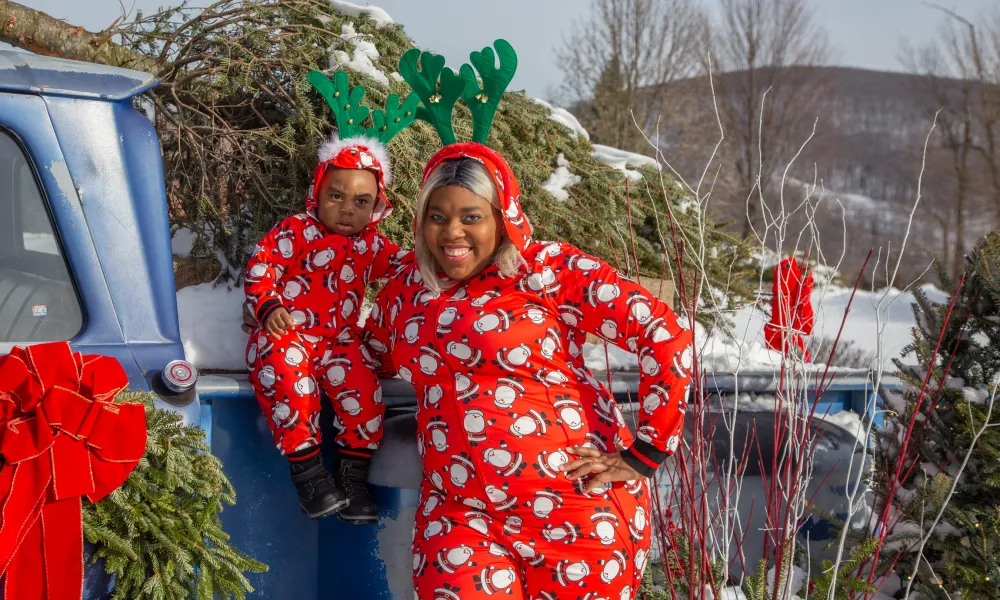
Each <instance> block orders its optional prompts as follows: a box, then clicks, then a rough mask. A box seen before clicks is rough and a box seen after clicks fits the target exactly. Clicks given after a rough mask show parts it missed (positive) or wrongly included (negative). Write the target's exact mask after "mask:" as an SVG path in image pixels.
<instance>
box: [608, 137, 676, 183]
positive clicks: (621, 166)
mask: <svg viewBox="0 0 1000 600" xmlns="http://www.w3.org/2000/svg"><path fill="white" fill-rule="evenodd" d="M593 156H594V158H596V159H597V160H599V161H601V162H602V163H604V164H606V165H608V166H610V167H614V168H616V169H618V170H619V171H621V172H622V173H624V174H625V176H626V177H628V178H629V179H630V180H632V181H636V180H639V179H642V173H640V172H639V171H635V170H633V169H630V168H629V167H636V168H638V167H651V168H653V169H656V170H660V163H658V162H656V160H655V159H654V158H651V157H649V156H645V155H643V154H636V153H635V152H628V151H626V150H619V149H618V148H612V147H611V146H602V145H601V144H594V154H593Z"/></svg>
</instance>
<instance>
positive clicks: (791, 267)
mask: <svg viewBox="0 0 1000 600" xmlns="http://www.w3.org/2000/svg"><path fill="white" fill-rule="evenodd" d="M812 290H813V275H812V271H811V270H810V269H809V267H808V266H806V267H805V268H803V267H800V266H799V262H798V261H797V260H795V259H794V258H786V259H784V260H782V261H781V262H779V263H778V264H777V265H776V266H775V267H774V283H773V284H772V288H771V293H772V297H771V321H770V322H769V323H767V324H765V325H764V340H765V342H766V343H767V346H768V347H769V348H771V349H772V350H777V351H779V352H782V353H787V352H789V351H790V349H791V348H792V347H794V348H797V349H798V351H799V352H800V353H801V355H802V357H803V358H804V360H805V361H806V362H810V360H811V357H810V356H809V351H808V350H806V345H805V339H804V336H807V335H809V334H810V333H812V330H813V323H814V317H813V307H812Z"/></svg>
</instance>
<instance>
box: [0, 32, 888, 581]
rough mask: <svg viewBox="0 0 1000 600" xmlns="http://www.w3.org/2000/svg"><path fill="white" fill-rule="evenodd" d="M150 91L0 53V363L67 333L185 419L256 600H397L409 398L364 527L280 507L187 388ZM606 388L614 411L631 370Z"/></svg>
mask: <svg viewBox="0 0 1000 600" xmlns="http://www.w3.org/2000/svg"><path fill="white" fill-rule="evenodd" d="M156 84H157V82H156V80H155V79H154V78H153V77H152V76H151V75H148V74H146V73H140V72H135V71H129V70H124V69H116V68H109V67H103V66H99V65H91V64H85V63H79V62H73V61H66V60H57V59H51V58H46V57H41V56H35V55H32V54H26V53H20V52H6V51H0V228H2V229H3V232H2V234H0V354H3V353H6V352H9V351H10V349H11V348H12V347H13V346H15V345H26V344H31V343H36V342H43V341H53V340H69V341H70V342H71V344H72V346H73V347H74V348H75V349H76V350H78V351H81V352H84V353H97V354H104V355H108V356H113V357H114V358H116V359H117V360H118V361H119V362H120V363H121V364H122V365H123V366H124V367H125V370H126V371H127V373H128V376H129V381H130V384H131V386H132V387H134V388H139V389H145V390H152V391H154V392H156V393H157V394H158V395H159V397H160V399H161V400H160V402H161V404H162V406H164V407H169V408H171V409H172V410H177V411H179V412H181V413H182V414H183V415H184V416H185V419H186V420H187V421H188V422H189V423H194V424H199V425H200V426H201V427H203V428H204V429H205V430H206V431H207V432H208V434H209V439H210V443H211V447H212V452H213V453H214V454H216V455H217V456H219V457H220V458H221V459H222V460H223V462H224V465H225V469H226V472H227V474H228V475H229V477H230V478H231V480H232V481H233V484H234V485H235V487H236V490H237V493H238V504H237V505H236V506H235V507H233V508H228V509H226V511H225V512H224V513H223V521H224V525H225V527H226V530H227V531H228V532H229V533H230V534H231V535H232V537H233V540H234V542H235V544H236V545H237V546H238V547H239V548H241V549H243V550H244V551H246V552H248V553H249V554H251V555H252V556H254V557H255V558H257V559H259V560H262V561H264V562H266V563H267V564H269V566H270V571H269V572H268V573H265V574H262V575H257V576H254V577H252V583H253V585H254V586H255V587H256V589H257V592H256V593H257V594H259V595H260V597H264V598H271V599H281V598H296V599H301V598H329V599H333V598H351V599H376V598H407V599H409V598H412V597H413V592H412V587H411V585H410V570H411V556H410V552H409V544H410V535H411V533H410V528H411V524H412V521H413V515H414V511H415V507H416V500H417V496H416V488H417V486H418V483H419V478H420V460H419V457H418V456H417V452H416V446H415V443H414V439H415V427H416V425H415V420H414V418H413V411H414V410H415V400H414V397H413V395H412V388H410V386H409V385H408V384H406V383H405V382H403V381H401V380H387V381H384V382H383V385H384V390H385V394H384V395H385V399H386V402H387V403H388V404H389V407H390V410H389V415H388V418H387V420H386V438H385V442H384V443H383V446H382V448H381V449H380V450H379V452H378V453H377V454H376V457H375V460H374V464H373V468H372V475H371V480H370V483H371V484H372V485H373V490H374V496H375V499H376V502H377V503H378V504H379V507H380V519H379V524H378V525H377V526H370V527H369V526H351V525H345V524H342V523H340V522H339V521H338V520H337V519H326V520H323V521H320V522H314V521H311V520H309V519H307V518H305V517H304V516H302V515H301V513H300V512H299V510H298V508H297V503H296V499H295V494H294V490H293V488H292V486H291V485H289V484H288V482H287V473H286V471H287V467H286V465H285V463H284V462H283V460H282V459H281V457H279V456H278V454H277V453H276V452H274V450H273V448H272V446H271V442H270V434H269V433H268V430H267V427H266V425H265V423H264V422H263V418H262V417H261V416H260V415H259V411H258V409H257V407H256V403H255V401H254V400H253V396H252V393H251V390H250V387H249V385H248V383H247V380H246V377H245V376H242V377H241V376H203V377H200V378H198V377H197V373H196V371H194V369H193V368H192V367H191V366H190V365H188V364H187V363H185V362H183V361H184V350H183V346H182V344H181V339H180V332H179V328H178V316H177V301H176V292H175V283H174V274H173V266H172V260H171V246H170V226H169V223H168V219H167V209H166V200H165V191H164V181H163V166H162V162H161V154H160V145H159V140H158V138H157V135H156V131H155V130H154V128H153V126H152V124H151V123H150V121H149V119H148V118H147V117H146V116H144V115H143V114H142V113H141V112H139V111H138V110H136V108H135V107H134V102H135V101H136V98H137V97H139V96H140V95H141V94H143V92H145V91H147V90H149V89H150V88H152V87H154V86H155V85H156ZM612 380H613V386H612V387H613V391H614V393H615V394H616V396H617V397H619V398H620V400H621V401H622V402H623V406H624V405H627V403H628V401H629V394H630V393H634V392H635V391H636V389H637V384H638V380H637V377H636V375H635V374H634V373H616V374H614V376H613V377H612ZM737 383H739V387H740V390H741V391H747V392H753V391H758V392H767V391H768V390H773V389H774V385H775V382H774V375H773V373H763V374H756V375H754V374H742V375H741V376H740V378H739V380H738V381H737V379H736V378H735V377H733V376H731V375H728V376H727V375H711V376H708V377H707V378H706V381H705V385H706V386H708V387H709V389H710V390H711V391H713V392H715V393H727V392H731V391H732V390H734V389H736V387H737ZM873 398H874V392H873V390H872V389H871V385H870V383H868V382H867V381H866V380H865V378H864V377H858V376H854V375H844V376H836V377H835V378H834V384H833V385H832V386H831V387H830V388H829V390H827V391H826V393H825V394H824V396H823V398H822V404H821V406H820V409H819V411H820V412H821V413H822V412H826V411H830V412H837V411H840V410H857V411H866V410H870V407H871V405H872V402H871V401H872V399H873ZM741 418H742V419H749V420H747V421H746V423H749V422H750V420H752V419H754V418H756V419H757V420H758V429H759V430H761V431H767V430H768V429H769V427H768V426H767V425H766V424H763V423H760V422H759V420H760V419H767V418H770V415H768V414H765V413H757V414H756V417H754V416H753V414H751V415H750V416H747V415H744V416H743V417H741ZM325 421H326V422H327V423H329V422H330V419H329V418H327V419H325ZM818 426H821V427H825V428H826V429H828V430H829V431H828V432H827V435H828V439H829V440H832V442H831V443H832V444H833V445H832V447H831V448H832V450H831V451H828V452H826V453H824V455H823V459H822V460H823V461H829V462H830V464H831V465H833V464H835V463H836V461H841V460H844V457H845V456H848V455H849V454H850V453H851V451H852V450H853V448H854V444H853V440H854V438H853V437H851V436H850V435H846V434H845V433H844V432H843V430H838V428H837V427H834V426H827V425H826V424H822V423H821V424H819V425H818ZM736 437H737V438H739V437H740V436H739V435H737V436H736ZM726 439H728V434H727V436H726ZM764 445H765V446H766V444H764ZM761 451H762V452H765V453H766V452H770V451H771V450H770V449H768V448H766V447H763V448H762V449H761ZM763 462H764V464H767V463H769V462H770V461H769V460H765V461H763ZM844 464H846V460H845V461H844ZM818 468H821V467H818ZM841 479H842V478H841ZM831 481H833V479H831ZM814 485H818V483H817V484H814ZM835 485H842V484H835ZM832 489H833V490H834V492H836V491H837V489H836V488H832ZM841 492H842V490H841ZM748 502H749V500H748ZM827 508H830V509H835V508H836V507H827ZM820 529H821V528H819V527H816V528H814V531H813V532H812V539H813V540H815V539H816V538H817V537H821V536H822V535H821V531H820ZM107 585H108V582H107V581H106V578H104V579H102V578H101V573H100V572H97V571H95V570H93V569H92V570H89V571H88V581H87V594H86V597H87V598H93V599H96V598H102V597H105V596H106V595H107Z"/></svg>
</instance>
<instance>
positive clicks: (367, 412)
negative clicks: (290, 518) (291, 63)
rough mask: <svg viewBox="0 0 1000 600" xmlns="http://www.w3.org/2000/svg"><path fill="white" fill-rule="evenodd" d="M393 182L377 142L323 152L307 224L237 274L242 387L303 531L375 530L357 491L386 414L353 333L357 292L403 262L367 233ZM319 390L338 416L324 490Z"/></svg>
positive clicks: (278, 234) (263, 246)
mask: <svg viewBox="0 0 1000 600" xmlns="http://www.w3.org/2000/svg"><path fill="white" fill-rule="evenodd" d="M391 180H392V169H391V165H390V163H389V154H388V152H387V150H386V148H385V147H384V146H383V145H382V144H381V143H380V142H379V141H378V140H375V139H371V138H368V137H361V136H359V137H352V138H347V139H341V140H337V139H336V138H334V140H332V141H330V142H327V143H324V144H323V145H322V146H321V147H320V151H319V164H318V165H317V167H316V171H315V174H314V175H313V181H312V185H311V186H310V192H309V194H308V196H307V198H306V210H305V212H303V213H299V214H297V215H293V216H291V217H288V218H287V219H285V220H283V221H282V222H281V223H278V225H277V226H276V227H275V228H274V229H272V230H271V232H270V233H268V234H267V236H265V237H264V239H263V240H261V242H260V243H259V244H258V245H257V247H256V249H255V252H254V255H253V257H252V258H251V259H250V261H249V263H248V264H247V268H246V273H245V282H246V283H245V288H244V289H245V291H246V297H247V307H248V309H249V311H250V312H251V313H253V315H254V316H255V317H256V320H257V323H258V326H257V329H256V330H255V331H254V332H253V333H252V334H251V335H250V341H249V343H248V346H247V367H248V369H249V370H250V383H251V384H252V385H253V388H254V392H255V393H256V396H257V402H258V403H259V404H260V408H261V410H262V411H263V412H264V416H265V418H266V419H267V423H268V425H269V426H270V428H271V431H272V432H273V434H274V443H275V445H277V447H278V450H279V451H280V452H281V453H282V455H284V456H285V457H287V458H288V460H289V462H290V469H291V476H292V481H293V482H294V484H295V487H296V489H297V492H298V499H299V505H300V506H301V507H302V510H303V511H304V512H305V513H306V514H307V515H309V516H310V517H311V518H313V519H321V518H323V517H326V516H329V515H332V514H334V513H338V512H339V516H340V519H341V520H343V521H346V522H351V523H374V522H375V521H376V519H377V510H376V508H375V505H374V504H373V503H372V501H371V497H370V496H369V494H368V490H367V488H366V481H367V477H368V467H369V464H370V461H371V457H372V454H373V453H374V451H375V449H376V448H377V447H378V443H379V440H380V439H381V437H382V417H383V415H384V413H385V405H384V404H383V403H382V390H381V388H380V387H379V381H378V377H377V376H376V375H375V374H374V373H372V372H371V370H369V369H367V368H365V366H364V363H363V362H362V355H361V352H362V350H361V344H360V342H359V340H358V336H357V334H356V327H357V321H358V316H359V313H360V309H361V303H362V301H363V300H364V296H365V287H366V286H367V284H369V283H371V282H374V281H376V280H379V279H383V278H385V277H387V276H388V274H389V273H390V272H391V271H392V270H393V269H394V268H395V267H396V266H398V265H397V261H398V259H399V258H401V257H402V253H401V252H400V250H399V248H398V247H397V246H396V245H395V244H393V243H392V242H390V241H389V240H388V239H387V238H386V237H385V236H383V235H382V234H381V233H379V231H378V229H377V228H376V226H377V224H378V222H379V221H381V220H382V219H383V218H385V217H386V216H388V215H389V213H390V211H391V210H392V206H391V204H390V203H389V200H388V198H387V197H386V194H385V189H386V187H388V186H389V185H390V184H391ZM354 366H357V368H353V367H354ZM320 390H322V391H324V392H325V393H326V395H327V396H328V397H329V398H330V400H331V401H332V404H333V409H334V412H335V414H336V418H335V420H334V427H335V429H336V431H337V435H336V440H335V443H336V445H337V449H338V453H337V454H338V458H337V461H336V466H335V469H334V475H333V477H332V479H331V477H330V474H329V473H328V472H327V470H326V468H325V467H324V466H323V461H322V457H321V456H320V427H319V415H320Z"/></svg>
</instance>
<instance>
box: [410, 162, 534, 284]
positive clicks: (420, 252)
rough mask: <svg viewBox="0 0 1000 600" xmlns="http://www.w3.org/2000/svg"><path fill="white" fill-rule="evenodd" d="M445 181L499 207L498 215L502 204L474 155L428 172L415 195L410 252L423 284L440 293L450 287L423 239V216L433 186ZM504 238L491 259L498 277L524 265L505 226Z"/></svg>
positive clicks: (444, 164) (509, 274)
mask: <svg viewBox="0 0 1000 600" xmlns="http://www.w3.org/2000/svg"><path fill="white" fill-rule="evenodd" d="M447 185H457V186H459V187H463V188H465V189H467V190H469V191H470V192H472V193H473V194H475V195H477V196H479V197H480V198H483V199H485V200H486V201H488V202H489V203H490V205H491V206H492V207H493V208H495V209H497V210H498V211H500V213H501V215H500V218H501V219H502V218H503V208H502V207H501V206H500V196H499V194H498V193H497V188H496V185H495V184H494V183H493V178H492V177H490V174H489V172H487V171H486V167H484V166H483V163H481V162H479V161H477V160H476V159H474V158H456V159H452V160H446V161H444V162H442V163H441V164H440V165H438V166H437V168H435V169H434V170H433V171H431V174H430V175H428V176H427V180H426V181H424V184H423V186H422V187H421V188H420V194H419V195H418V196H417V206H416V211H415V212H416V214H415V216H414V218H415V219H416V227H415V228H414V235H413V252H414V254H415V255H416V258H417V267H418V268H419V269H420V276H421V277H422V278H423V283H424V287H426V288H427V289H429V290H430V291H432V292H437V293H440V292H441V291H442V290H444V289H445V288H446V287H449V286H448V285H447V284H446V283H445V282H444V281H441V278H440V277H438V271H439V270H440V268H441V266H440V265H439V264H438V262H437V261H436V260H435V259H434V256H433V255H432V254H431V251H430V249H429V248H428V247H427V243H426V242H424V236H423V229H424V219H425V218H426V217H427V204H428V202H429V201H430V197H431V194H432V193H433V192H434V190H436V189H438V188H440V187H444V186H447ZM501 232H503V239H502V240H501V242H500V247H499V248H498V249H497V251H496V253H495V254H494V255H493V263H494V264H495V265H496V266H497V269H498V270H499V271H500V276H501V277H513V276H514V275H517V273H518V272H519V271H520V270H521V268H522V267H524V266H526V265H527V263H526V262H525V260H524V257H523V256H521V251H520V250H518V249H517V246H515V245H514V244H513V243H512V242H511V241H510V238H508V237H507V232H506V229H505V228H501Z"/></svg>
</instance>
